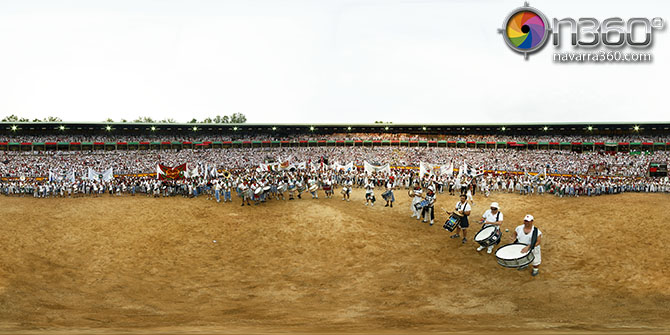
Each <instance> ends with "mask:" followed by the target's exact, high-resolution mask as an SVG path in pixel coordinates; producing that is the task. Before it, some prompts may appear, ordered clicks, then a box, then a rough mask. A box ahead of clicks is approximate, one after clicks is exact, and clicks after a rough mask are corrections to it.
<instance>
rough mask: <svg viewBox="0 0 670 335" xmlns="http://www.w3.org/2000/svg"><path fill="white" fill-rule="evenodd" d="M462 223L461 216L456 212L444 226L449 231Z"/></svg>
mask: <svg viewBox="0 0 670 335" xmlns="http://www.w3.org/2000/svg"><path fill="white" fill-rule="evenodd" d="M459 223H461V217H460V216H458V215H456V214H451V216H450V217H449V219H448V220H447V222H445V223H444V226H442V228H444V229H446V230H448V231H454V229H456V227H458V224H459Z"/></svg>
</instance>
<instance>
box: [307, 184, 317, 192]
mask: <svg viewBox="0 0 670 335" xmlns="http://www.w3.org/2000/svg"><path fill="white" fill-rule="evenodd" d="M318 188H319V186H318V185H316V184H312V186H310V187H309V191H310V192H315V191H316V190H317V189H318Z"/></svg>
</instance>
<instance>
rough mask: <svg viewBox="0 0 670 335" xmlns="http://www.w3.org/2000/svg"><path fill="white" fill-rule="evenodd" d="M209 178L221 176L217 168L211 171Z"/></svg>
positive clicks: (213, 167)
mask: <svg viewBox="0 0 670 335" xmlns="http://www.w3.org/2000/svg"><path fill="white" fill-rule="evenodd" d="M209 176H210V177H212V178H216V177H218V176H219V171H217V170H216V166H212V169H211V170H210V171H209Z"/></svg>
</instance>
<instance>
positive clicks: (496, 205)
mask: <svg viewBox="0 0 670 335" xmlns="http://www.w3.org/2000/svg"><path fill="white" fill-rule="evenodd" d="M491 207H493V208H495V209H498V208H499V207H498V203H497V202H492V203H491Z"/></svg>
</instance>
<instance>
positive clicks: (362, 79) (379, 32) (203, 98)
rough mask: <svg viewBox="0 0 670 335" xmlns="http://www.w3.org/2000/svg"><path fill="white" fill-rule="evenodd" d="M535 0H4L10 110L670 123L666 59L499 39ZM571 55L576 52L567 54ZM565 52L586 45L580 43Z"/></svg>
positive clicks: (4, 70)
mask: <svg viewBox="0 0 670 335" xmlns="http://www.w3.org/2000/svg"><path fill="white" fill-rule="evenodd" d="M584 2H585V1H575V0H568V1H547V0H538V1H530V4H531V5H532V6H534V7H536V8H538V9H540V10H541V11H543V12H544V13H545V14H546V15H547V17H548V18H549V20H552V19H553V18H554V17H557V18H564V17H573V18H575V19H578V18H579V17H586V16H592V17H595V18H598V19H599V20H601V21H602V20H604V19H605V18H608V17H612V16H619V17H623V18H624V19H628V18H630V17H647V18H649V19H651V18H653V17H662V18H664V19H665V20H666V24H667V23H668V22H667V21H668V20H670V2H669V1H667V0H666V1H662V0H658V1H650V0H635V1H597V2H595V1H592V2H589V3H588V4H584ZM522 4H523V1H522V0H519V1H517V0H514V1H508V0H495V1H494V0H490V1H486V0H479V1H477V0H470V1H466V0H440V1H431V0H425V1H421V0H416V1H413V0H400V1H396V0H388V1H382V0H348V1H345V0H332V1H326V0H324V1H318V0H313V1H299V0H287V1H279V0H275V1H270V0H265V1H264V0H228V1H215V0H210V1H205V0H162V1H159V0H154V1H148V0H115V1H112V0H108V1H94V0H85V1H84V0H69V1H68V0H62V1H46V0H42V1H37V0H20V1H18V0H13V1H8V0H0V116H4V115H9V114H17V115H20V116H23V117H29V118H31V119H32V118H35V117H39V118H42V117H45V116H60V117H61V118H63V119H64V120H66V121H103V120H104V119H106V118H107V117H111V118H113V119H115V120H119V119H121V118H126V119H133V118H135V117H137V116H150V117H153V118H156V119H162V118H167V117H171V118H175V119H176V120H177V121H187V120H190V119H191V118H193V117H196V118H198V119H202V118H204V117H207V116H214V115H217V114H221V115H224V114H231V113H234V112H241V113H244V114H246V115H247V118H248V121H249V122H254V123H266V122H267V123H270V122H299V123H325V122H337V123H347V122H352V123H354V122H357V123H364V122H373V121H375V120H383V121H392V122H394V123H405V122H406V123H451V122H471V123H474V122H557V121H575V122H578V121H668V120H670V116H668V115H670V113H668V110H667V102H666V103H662V101H664V102H665V101H667V98H668V95H669V94H668V92H669V90H668V85H667V79H668V74H669V73H670V72H669V71H668V70H669V69H670V67H669V65H668V64H669V62H670V38H669V35H670V33H669V32H668V29H667V28H666V29H665V31H662V32H655V33H654V46H653V48H652V49H651V52H652V53H653V55H654V62H653V63H652V64H635V65H631V64H625V65H622V64H611V65H610V64H608V65H603V64H600V65H592V64H579V65H577V64H574V65H573V64H571V65H565V64H555V63H553V62H552V53H553V52H554V51H555V49H554V47H553V45H548V46H547V47H546V48H544V50H542V51H541V52H539V53H536V54H533V55H532V56H531V57H530V60H529V61H524V60H523V57H522V56H520V55H519V54H517V53H514V52H512V51H510V50H509V49H508V48H507V46H506V45H505V44H504V42H503V40H502V37H501V35H500V34H498V33H497V31H496V30H497V29H498V28H500V27H501V26H502V21H503V19H504V18H505V16H506V15H507V14H508V13H509V12H510V11H511V10H512V9H514V8H516V7H519V6H520V5H522ZM564 50H565V49H564ZM565 51H572V48H569V49H567V50H565Z"/></svg>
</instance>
